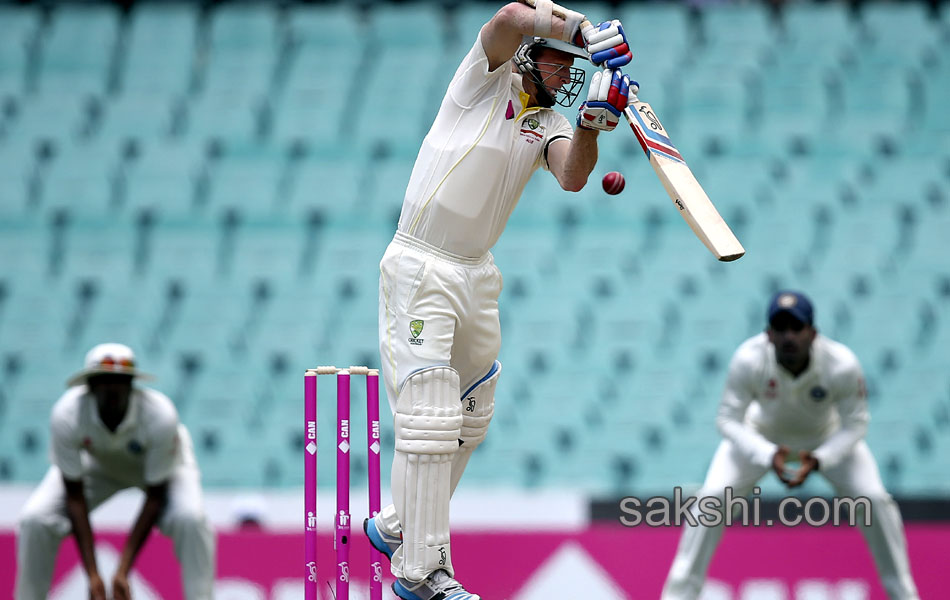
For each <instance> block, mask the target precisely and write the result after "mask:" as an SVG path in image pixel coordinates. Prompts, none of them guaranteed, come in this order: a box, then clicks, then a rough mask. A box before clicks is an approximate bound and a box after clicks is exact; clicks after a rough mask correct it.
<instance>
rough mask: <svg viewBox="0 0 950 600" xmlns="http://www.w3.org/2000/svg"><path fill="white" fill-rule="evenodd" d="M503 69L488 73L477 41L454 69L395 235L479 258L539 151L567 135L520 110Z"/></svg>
mask: <svg viewBox="0 0 950 600" xmlns="http://www.w3.org/2000/svg"><path fill="white" fill-rule="evenodd" d="M511 67H512V63H511V61H508V62H506V63H504V64H502V65H501V66H500V67H498V68H497V69H495V70H494V71H491V72H489V71H488V57H487V56H486V55H485V50H484V48H483V47H482V43H481V35H479V38H478V39H477V40H476V41H475V45H474V46H473V47H472V49H471V50H470V51H469V53H468V55H467V56H466V57H465V59H464V60H463V61H462V64H461V65H459V68H458V70H457V71H456V73H455V76H454V77H453V79H452V82H451V83H450V84H449V87H448V90H447V92H446V94H445V97H444V98H443V100H442V106H441V108H440V109H439V114H438V115H436V118H435V122H434V123H433V124H432V127H431V129H430V130H429V133H428V134H427V135H426V137H425V139H424V140H423V141H422V147H421V149H420V150H419V155H418V156H417V158H416V163H415V166H414V167H413V169H412V175H411V176H410V178H409V185H408V187H407V189H406V196H405V200H404V202H403V206H402V213H401V214H400V216H399V227H398V230H399V231H400V232H402V233H404V234H407V235H409V236H410V237H413V238H416V239H419V240H422V241H424V242H426V243H428V244H431V245H432V246H435V247H437V248H440V249H442V250H445V251H446V252H449V253H451V254H455V255H458V256H463V257H469V258H478V257H481V256H484V255H485V253H487V252H488V251H489V250H490V249H491V247H492V246H494V245H495V242H497V241H498V238H499V237H500V236H501V232H502V231H504V229H505V224H506V223H507V222H508V217H509V216H511V213H512V211H513V210H514V208H515V205H516V204H517V203H518V199H519V197H520V196H521V192H522V191H523V190H524V187H525V184H527V182H528V180H529V179H530V178H531V175H532V174H533V173H534V171H535V170H536V169H537V168H538V167H542V168H544V169H545V170H547V169H548V165H547V162H546V159H545V152H544V150H545V148H546V146H547V144H548V143H550V142H551V141H553V140H554V139H556V138H567V139H568V140H570V139H571V138H572V137H573V135H574V130H573V129H572V128H571V126H570V124H569V123H568V121H567V119H566V118H564V116H563V115H561V114H560V113H558V112H556V111H554V110H552V109H549V108H539V107H532V108H526V102H527V99H528V96H527V94H525V93H524V91H523V89H522V87H521V75H520V74H514V73H512V71H511Z"/></svg>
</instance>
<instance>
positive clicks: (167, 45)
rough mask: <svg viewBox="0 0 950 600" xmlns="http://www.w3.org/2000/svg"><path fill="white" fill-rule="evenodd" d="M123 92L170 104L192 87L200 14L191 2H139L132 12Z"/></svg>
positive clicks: (128, 30)
mask: <svg viewBox="0 0 950 600" xmlns="http://www.w3.org/2000/svg"><path fill="white" fill-rule="evenodd" d="M127 36H128V38H127V40H128V41H127V45H126V47H125V48H124V65H123V70H122V83H121V88H122V91H123V92H124V93H126V94H130V95H132V96H133V97H147V98H151V99H152V100H153V102H155V103H163V102H164V103H167V102H168V100H169V99H170V98H175V97H179V96H181V95H183V94H184V93H186V92H187V91H188V90H189V88H190V85H191V77H192V69H193V61H194V60H195V44H196V42H197V40H198V11H197V10H196V8H195V6H194V5H192V4H189V3H181V4H178V3H165V2H138V3H136V4H135V7H134V9H133V10H132V11H131V13H130V20H129V26H128V29H127Z"/></svg>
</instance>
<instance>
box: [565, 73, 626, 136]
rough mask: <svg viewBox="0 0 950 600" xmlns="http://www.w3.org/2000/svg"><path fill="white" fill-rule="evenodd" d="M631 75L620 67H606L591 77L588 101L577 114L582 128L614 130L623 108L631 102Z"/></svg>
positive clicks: (578, 124)
mask: <svg viewBox="0 0 950 600" xmlns="http://www.w3.org/2000/svg"><path fill="white" fill-rule="evenodd" d="M629 88H630V77H628V76H627V75H624V74H623V73H621V72H620V70H619V69H617V70H616V71H612V70H610V69H604V70H603V71H598V72H597V73H594V76H593V77H592V78H591V82H590V90H589V91H588V93H587V101H586V102H584V103H583V104H581V106H580V110H579V111H578V114H577V126H578V127H580V128H581V129H596V130H599V131H613V129H614V127H616V126H617V123H619V122H620V115H622V114H623V109H625V108H627V103H628V102H629Z"/></svg>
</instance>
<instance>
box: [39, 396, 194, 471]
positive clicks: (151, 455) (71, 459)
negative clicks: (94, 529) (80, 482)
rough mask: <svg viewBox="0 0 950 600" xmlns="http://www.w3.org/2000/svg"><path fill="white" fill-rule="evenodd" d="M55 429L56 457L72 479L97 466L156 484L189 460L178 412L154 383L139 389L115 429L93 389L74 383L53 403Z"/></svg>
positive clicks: (53, 457)
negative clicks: (103, 416)
mask: <svg viewBox="0 0 950 600" xmlns="http://www.w3.org/2000/svg"><path fill="white" fill-rule="evenodd" d="M182 427H183V426H182ZM50 429H51V433H50V435H51V443H50V446H51V460H52V462H53V464H54V465H56V466H57V467H59V469H60V471H62V473H63V476H64V477H65V478H67V479H73V480H76V479H80V478H82V476H83V475H86V474H88V473H89V472H90V471H92V472H98V473H105V474H107V475H108V476H109V477H110V478H112V479H115V480H116V481H119V482H123V483H125V484H127V485H129V486H139V487H141V486H145V485H154V484H158V483H161V482H163V481H165V480H167V479H168V478H169V476H170V475H171V473H172V470H173V469H174V468H175V467H176V466H177V465H179V464H181V463H182V462H183V460H184V459H185V457H184V456H183V452H185V451H186V450H183V444H182V443H181V439H180V435H181V434H180V432H179V422H178V411H177V410H176V409H175V405H174V404H172V401H171V400H169V399H168V397H167V396H165V395H164V394H162V393H160V392H157V391H155V390H153V389H150V388H144V387H136V388H134V389H133V391H132V397H131V398H130V399H129V409H128V412H127V413H126V414H125V418H124V419H123V420H122V422H121V423H119V426H118V427H117V428H116V430H115V432H112V431H109V429H108V428H107V427H106V426H105V425H104V424H103V423H102V420H101V419H100V418H99V412H98V410H97V408H96V399H95V397H93V396H92V394H90V393H89V390H88V388H87V387H86V386H85V385H78V386H75V387H72V388H70V389H68V390H67V391H66V393H64V394H63V395H62V396H61V397H60V399H59V400H58V401H57V402H56V404H55V405H54V406H53V411H52V417H51V419H50Z"/></svg>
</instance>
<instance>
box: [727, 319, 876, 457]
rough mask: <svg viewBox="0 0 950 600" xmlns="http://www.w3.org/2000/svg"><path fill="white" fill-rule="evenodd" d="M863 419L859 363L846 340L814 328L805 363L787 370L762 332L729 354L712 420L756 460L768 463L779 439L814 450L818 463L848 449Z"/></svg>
mask: <svg viewBox="0 0 950 600" xmlns="http://www.w3.org/2000/svg"><path fill="white" fill-rule="evenodd" d="M869 420H870V417H869V415H868V410H867V393H866V389H865V384H864V375H863V373H862V371H861V365H860V363H859V362H858V359H857V357H856V356H855V355H854V353H853V352H852V351H851V350H850V349H848V348H847V347H846V346H845V345H843V344H840V343H838V342H835V341H834V340H831V339H828V338H826V337H823V336H821V335H817V336H816V337H815V340H814V342H813V343H812V347H811V358H810V360H809V363H808V368H807V369H806V370H805V371H804V372H803V373H802V374H801V375H799V376H798V377H793V376H792V375H791V373H789V372H788V371H786V370H785V369H784V368H783V367H781V366H779V364H778V361H777V360H776V358H775V348H774V347H773V346H772V344H771V343H770V342H769V340H768V336H767V335H766V334H765V333H760V334H758V335H756V336H754V337H751V338H749V339H748V340H746V341H745V342H743V343H742V345H740V346H739V348H738V349H737V350H736V352H735V354H734V355H733V357H732V362H731V363H730V365H729V376H728V379H727V382H726V389H725V391H724V393H723V397H722V402H721V404H720V406H719V415H718V417H717V424H718V426H719V429H720V431H721V432H722V434H723V436H724V437H726V438H728V439H730V440H731V441H732V442H733V443H734V444H736V445H737V446H738V447H739V448H740V450H742V451H744V452H745V453H746V455H747V456H749V457H750V458H751V459H752V460H753V461H754V462H755V463H757V464H760V465H763V466H768V465H770V464H771V462H772V455H773V454H774V453H775V450H776V449H777V447H778V445H779V444H785V445H787V446H789V447H790V448H793V449H803V450H813V453H814V455H815V456H816V457H817V458H818V461H819V466H820V467H821V468H824V467H830V466H832V465H834V464H836V463H837V462H838V461H840V460H841V459H842V458H843V457H844V456H845V455H846V454H847V453H848V452H850V451H851V449H852V448H853V447H854V445H855V444H856V443H857V442H858V440H860V439H862V438H863V437H864V435H865V433H866V432H867V425H868V421H869Z"/></svg>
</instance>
